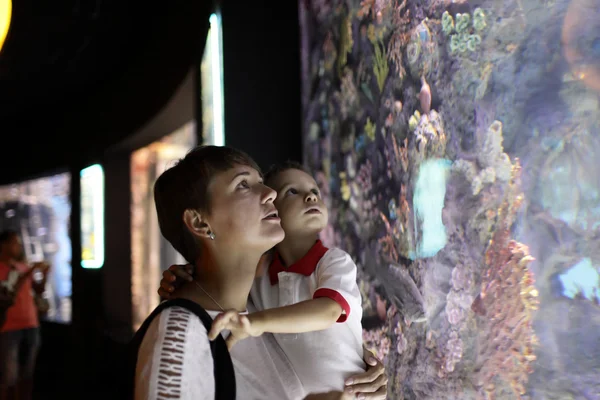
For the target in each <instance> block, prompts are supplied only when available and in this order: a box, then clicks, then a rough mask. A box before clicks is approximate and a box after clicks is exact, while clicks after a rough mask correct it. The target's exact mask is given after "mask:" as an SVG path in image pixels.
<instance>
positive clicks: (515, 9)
mask: <svg viewBox="0 0 600 400" xmlns="http://www.w3.org/2000/svg"><path fill="white" fill-rule="evenodd" d="M301 7H304V10H305V13H304V14H310V16H311V17H310V18H305V19H303V21H302V30H303V33H304V34H305V35H306V37H307V38H308V39H307V40H306V43H307V45H306V47H305V49H304V50H305V54H303V60H310V63H308V64H307V65H310V67H309V68H305V73H306V74H305V76H303V79H304V81H305V82H304V87H305V88H307V89H306V90H304V91H303V96H304V98H303V104H304V110H303V112H304V118H305V121H304V122H305V123H304V127H305V135H304V148H305V152H304V154H305V160H304V161H305V164H306V166H307V167H308V168H309V169H310V170H311V171H312V172H314V173H315V175H316V176H317V181H318V183H319V185H320V186H321V189H322V193H323V197H324V199H325V201H326V204H327V206H328V207H329V209H330V226H328V227H327V229H326V230H325V231H324V232H323V235H322V236H323V238H324V240H325V241H326V243H328V244H330V245H336V246H340V247H342V248H344V249H345V250H346V251H348V252H349V253H350V254H351V255H352V256H353V258H354V259H355V260H356V263H357V266H358V268H359V270H358V277H359V284H360V287H361V292H362V294H363V299H364V304H363V307H364V310H365V313H364V315H365V321H364V329H365V331H364V340H365V342H366V343H367V344H368V345H369V346H370V347H372V348H373V349H375V350H376V352H377V354H378V355H379V356H380V357H383V358H384V360H385V364H386V367H387V370H388V373H389V376H390V385H389V393H388V394H389V396H388V397H389V398H392V399H399V400H401V399H411V400H412V399H461V400H462V399H484V398H490V399H491V398H495V399H520V398H523V399H526V398H529V399H536V400H537V399H540V400H541V399H567V398H582V399H594V400H596V399H599V398H600V397H599V396H598V393H600V386H599V385H600V384H599V383H598V382H600V340H599V338H600V333H599V332H600V306H598V304H597V301H596V300H595V299H597V296H594V293H596V292H594V291H593V290H596V289H589V288H588V287H587V286H585V287H584V286H583V285H582V283H581V277H579V276H577V274H576V272H578V271H581V270H582V267H581V265H582V263H584V264H585V265H584V267H585V271H586V273H587V274H588V276H596V275H594V271H595V272H598V273H600V272H599V270H600V250H598V249H600V239H599V238H600V175H598V174H597V173H596V171H597V166H598V163H597V154H598V153H599V152H600V139H598V137H600V135H598V133H599V132H600V112H599V111H598V110H599V108H598V104H600V101H599V100H598V95H597V88H596V86H595V79H596V77H595V75H593V74H592V75H586V73H588V72H589V73H591V72H593V71H595V69H597V68H596V67H597V65H598V63H597V62H596V61H598V60H599V59H600V58H598V57H599V54H600V52H598V49H599V48H600V47H598V44H597V43H596V42H595V41H594V40H596V39H595V36H594V35H591V32H593V30H594V29H595V28H597V27H598V22H597V21H600V18H599V16H600V11H598V10H597V7H596V8H594V7H592V5H591V2H590V0H558V1H552V2H549V1H546V0H508V1H503V2H494V1H491V0H481V1H477V2H470V1H466V0H461V1H446V0H397V1H395V0H364V1H346V2H344V1H340V0H334V1H327V2H325V1H317V2H301ZM585 10H587V11H586V12H584V11H585ZM588 14H589V15H588ZM573 21H583V22H585V24H582V26H577V25H576V24H575V23H574V22H573ZM582 33H586V35H585V36H586V37H585V40H583V39H582V37H583V34H582ZM561 38H567V39H568V40H567V41H564V40H563V41H562V42H561ZM580 39H581V40H580ZM561 43H565V46H566V48H562V47H561V46H562V45H561ZM599 43H600V42H599ZM569 52H570V53H569ZM567 53H568V54H567ZM573 54H575V55H577V57H571V56H572V55H573ZM578 279H579V280H578ZM534 328H535V331H534ZM579 344H581V346H579Z"/></svg>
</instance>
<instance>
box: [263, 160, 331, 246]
mask: <svg viewBox="0 0 600 400" xmlns="http://www.w3.org/2000/svg"><path fill="white" fill-rule="evenodd" d="M269 185H270V186H271V187H272V188H273V189H275V191H276V192H277V198H276V199H275V207H277V211H278V213H279V218H281V227H282V228H283V230H284V231H285V233H286V236H290V235H295V234H318V233H319V232H321V231H322V230H323V229H324V228H325V226H326V225H327V217H328V215H327V208H325V205H324V204H323V200H322V199H321V193H320V191H319V188H318V186H317V183H316V182H315V180H314V179H313V177H312V176H310V175H309V174H307V173H306V172H304V171H301V170H298V169H287V170H285V171H282V172H280V173H279V174H277V175H276V176H275V177H274V178H273V179H271V181H270V182H269Z"/></svg>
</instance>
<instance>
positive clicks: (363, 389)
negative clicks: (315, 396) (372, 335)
mask: <svg viewBox="0 0 600 400" xmlns="http://www.w3.org/2000/svg"><path fill="white" fill-rule="evenodd" d="M363 359H364V360H365V363H366V364H367V371H366V372H363V373H362V374H358V375H355V376H353V377H351V378H350V379H348V380H347V381H346V389H345V391H346V392H349V393H355V394H356V396H357V397H356V398H358V399H370V400H385V399H386V398H387V382H388V379H387V375H386V374H385V367H384V366H383V364H382V363H381V361H380V360H379V359H378V358H377V357H375V356H374V355H373V353H372V352H371V351H370V350H369V349H367V348H366V347H365V346H364V345H363Z"/></svg>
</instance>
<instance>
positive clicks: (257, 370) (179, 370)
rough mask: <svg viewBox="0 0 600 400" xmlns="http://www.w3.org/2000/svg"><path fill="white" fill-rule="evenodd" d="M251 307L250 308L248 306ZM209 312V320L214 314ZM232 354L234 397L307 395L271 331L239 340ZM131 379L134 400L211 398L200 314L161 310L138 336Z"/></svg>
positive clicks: (277, 399) (279, 399)
mask: <svg viewBox="0 0 600 400" xmlns="http://www.w3.org/2000/svg"><path fill="white" fill-rule="evenodd" d="M249 310H250V311H254V310H253V309H252V305H251V304H249ZM208 313H209V315H210V316H211V317H213V318H214V317H215V316H216V315H217V314H218V312H211V311H209V312H208ZM225 336H226V335H225ZM231 357H232V360H233V366H234V369H235V380H236V393H237V398H238V399H240V400H269V399H273V400H286V399H289V400H299V399H303V398H304V397H305V391H304V389H303V388H302V385H301V384H300V381H299V379H298V376H297V375H296V374H295V373H294V370H293V369H292V366H291V364H290V362H289V361H288V360H287V358H286V356H285V354H284V353H283V351H282V350H281V349H280V348H279V345H278V344H277V343H276V342H275V339H274V338H273V336H272V335H269V334H266V335H262V336H261V337H258V338H248V339H245V340H242V341H240V342H238V343H237V344H236V345H235V346H234V348H233V349H232V351H231ZM135 383H136V385H135V386H136V390H135V400H163V399H173V398H177V399H181V400H204V399H214V398H215V382H214V369H213V358H212V354H211V351H210V345H209V342H208V337H207V332H206V328H205V327H204V324H203V323H202V321H201V320H200V318H198V317H197V316H196V315H195V314H194V313H192V312H190V311H188V310H187V309H184V308H181V307H171V308H168V309H166V310H164V311H163V312H162V313H160V315H158V316H157V317H156V318H155V319H154V320H153V321H152V323H151V324H150V326H149V327H148V331H147V332H146V335H145V336H144V339H143V340H142V343H141V346H140V349H139V352H138V363H137V368H136V379H135Z"/></svg>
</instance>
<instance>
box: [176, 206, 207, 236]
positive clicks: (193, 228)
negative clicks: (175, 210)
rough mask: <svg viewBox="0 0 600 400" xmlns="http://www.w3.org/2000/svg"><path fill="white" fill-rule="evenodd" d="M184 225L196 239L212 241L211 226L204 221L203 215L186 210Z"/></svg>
mask: <svg viewBox="0 0 600 400" xmlns="http://www.w3.org/2000/svg"><path fill="white" fill-rule="evenodd" d="M183 223H184V224H185V226H186V227H187V228H188V230H189V231H190V233H191V234H192V235H194V237H196V238H206V239H211V235H213V233H212V231H211V229H210V225H209V224H208V223H207V222H206V221H204V219H203V218H202V215H200V213H199V212H198V211H196V210H185V212H184V213H183ZM213 237H214V236H213Z"/></svg>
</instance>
